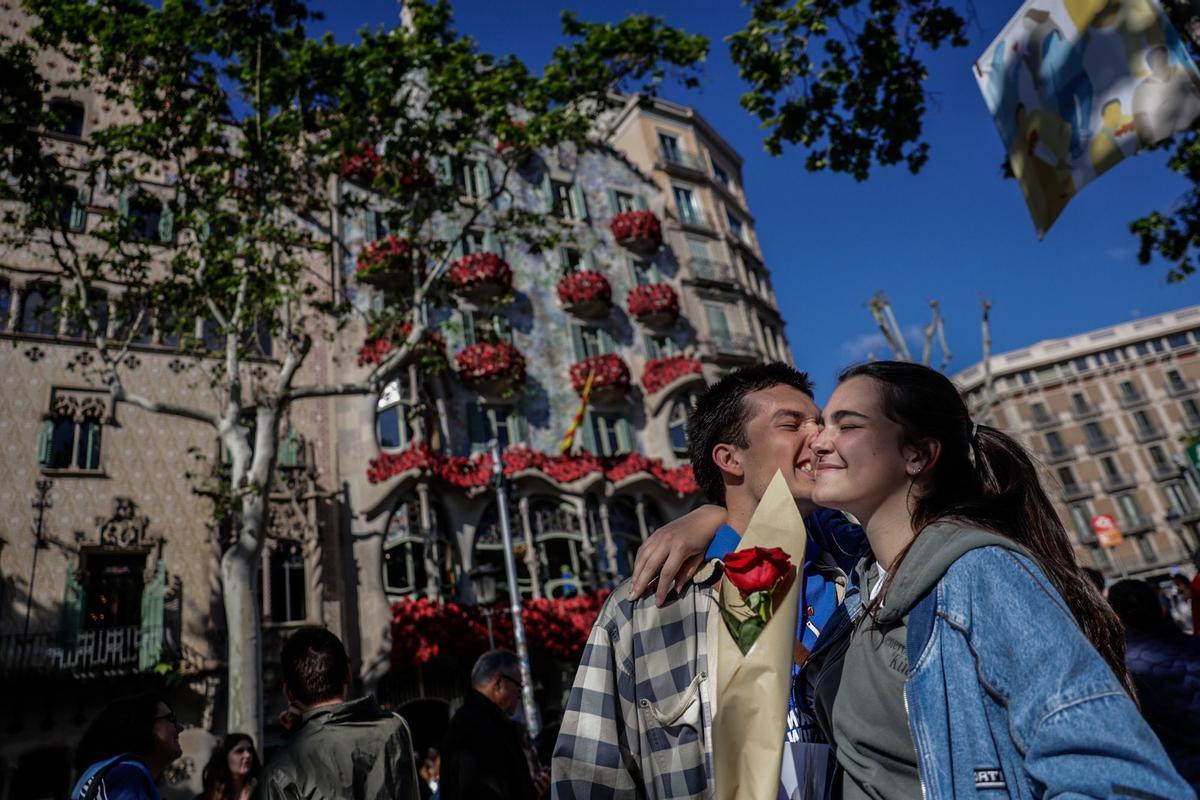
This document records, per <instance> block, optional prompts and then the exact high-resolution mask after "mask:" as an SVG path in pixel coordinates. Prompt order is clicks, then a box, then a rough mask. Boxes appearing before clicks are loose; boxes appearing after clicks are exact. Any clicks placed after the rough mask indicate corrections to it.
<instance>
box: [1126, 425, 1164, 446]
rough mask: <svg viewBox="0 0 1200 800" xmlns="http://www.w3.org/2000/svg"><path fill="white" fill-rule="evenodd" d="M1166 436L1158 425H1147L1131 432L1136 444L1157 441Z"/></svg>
mask: <svg viewBox="0 0 1200 800" xmlns="http://www.w3.org/2000/svg"><path fill="white" fill-rule="evenodd" d="M1166 435H1167V434H1166V431H1164V430H1163V429H1162V428H1161V427H1159V426H1158V425H1147V426H1145V427H1139V428H1138V429H1137V430H1136V431H1134V432H1133V438H1134V439H1137V441H1138V444H1145V443H1146V442H1153V441H1157V440H1159V439H1162V438H1164V437H1165V436H1166Z"/></svg>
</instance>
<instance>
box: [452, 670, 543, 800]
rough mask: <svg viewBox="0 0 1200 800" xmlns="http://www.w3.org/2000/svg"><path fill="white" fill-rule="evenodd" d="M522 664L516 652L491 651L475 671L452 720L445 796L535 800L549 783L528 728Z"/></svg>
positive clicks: (457, 798)
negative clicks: (522, 715)
mask: <svg viewBox="0 0 1200 800" xmlns="http://www.w3.org/2000/svg"><path fill="white" fill-rule="evenodd" d="M522 688H523V684H522V682H521V664H520V661H519V660H518V659H517V654H516V653H514V652H512V651H511V650H500V649H497V650H489V651H488V652H486V653H484V654H483V655H481V656H480V657H479V659H478V660H477V661H476V662H475V666H474V668H472V670H471V689H470V690H468V692H467V696H466V698H465V699H464V700H463V705H462V708H460V709H459V710H458V711H457V712H456V713H455V715H454V719H452V720H450V727H449V729H448V730H447V731H446V741H445V743H444V744H443V745H442V772H441V776H440V777H441V782H440V783H439V784H438V792H439V796H440V797H441V800H459V799H460V798H472V800H476V798H484V799H485V800H501V798H504V799H505V800H509V798H511V800H535V799H536V798H539V797H541V796H543V795H544V794H545V793H546V790H547V789H548V788H549V785H550V774H549V771H548V770H545V769H544V768H542V766H541V765H540V764H539V763H537V756H536V754H535V753H534V750H533V746H532V743H531V742H529V741H528V739H529V734H528V733H527V732H526V730H525V726H524V725H522V724H521V723H520V722H517V721H516V720H514V719H513V714H515V713H516V711H517V709H518V708H519V707H520V705H521V689H522Z"/></svg>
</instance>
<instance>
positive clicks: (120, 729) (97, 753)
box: [75, 692, 171, 772]
mask: <svg viewBox="0 0 1200 800" xmlns="http://www.w3.org/2000/svg"><path fill="white" fill-rule="evenodd" d="M159 703H162V704H163V705H165V706H167V708H170V707H171V705H170V704H169V703H167V701H166V698H164V697H163V696H162V695H160V694H158V693H157V692H143V693H142V694H135V695H131V696H129V697H120V698H117V699H116V700H113V701H112V702H111V703H109V704H108V705H107V706H105V707H104V708H103V709H102V710H101V711H100V713H99V714H97V715H96V718H95V719H94V720H92V724H91V725H89V726H88V728H87V730H86V731H84V734H83V738H81V739H80V740H79V746H78V747H77V748H76V749H75V768H76V770H77V771H79V772H83V771H84V770H86V769H87V768H88V767H90V766H91V765H92V764H95V763H97V762H99V761H105V760H107V759H110V758H112V757H113V756H118V755H120V754H122V753H133V754H134V755H137V756H147V755H150V753H151V752H152V751H153V750H154V722H155V719H154V718H155V716H156V715H157V714H158V704H159Z"/></svg>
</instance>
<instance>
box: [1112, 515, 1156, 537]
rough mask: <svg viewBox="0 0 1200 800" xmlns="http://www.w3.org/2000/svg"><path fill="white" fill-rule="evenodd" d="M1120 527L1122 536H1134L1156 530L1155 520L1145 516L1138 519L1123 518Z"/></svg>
mask: <svg viewBox="0 0 1200 800" xmlns="http://www.w3.org/2000/svg"><path fill="white" fill-rule="evenodd" d="M1118 525H1119V527H1120V528H1121V535H1122V536H1133V535H1136V534H1139V533H1149V532H1150V531H1152V530H1154V520H1152V519H1150V518H1149V517H1147V516H1146V515H1144V514H1142V515H1140V516H1137V517H1126V516H1122V517H1121V521H1120V522H1119V523H1118Z"/></svg>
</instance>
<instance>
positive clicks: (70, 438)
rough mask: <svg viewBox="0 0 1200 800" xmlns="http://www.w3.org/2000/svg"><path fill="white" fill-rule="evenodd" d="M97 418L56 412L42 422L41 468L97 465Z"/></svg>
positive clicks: (88, 467) (94, 466)
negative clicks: (55, 414) (57, 413)
mask: <svg viewBox="0 0 1200 800" xmlns="http://www.w3.org/2000/svg"><path fill="white" fill-rule="evenodd" d="M100 434H101V424H100V420H98V419H95V418H94V417H85V418H84V419H83V420H82V421H76V420H75V418H74V417H72V416H70V415H69V414H59V415H57V416H54V417H52V418H50V419H48V420H46V421H45V422H44V423H43V428H42V433H41V438H40V441H39V443H38V463H39V464H41V466H42V468H43V469H71V468H72V467H73V466H74V467H77V468H79V469H88V470H97V469H100Z"/></svg>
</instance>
